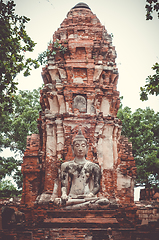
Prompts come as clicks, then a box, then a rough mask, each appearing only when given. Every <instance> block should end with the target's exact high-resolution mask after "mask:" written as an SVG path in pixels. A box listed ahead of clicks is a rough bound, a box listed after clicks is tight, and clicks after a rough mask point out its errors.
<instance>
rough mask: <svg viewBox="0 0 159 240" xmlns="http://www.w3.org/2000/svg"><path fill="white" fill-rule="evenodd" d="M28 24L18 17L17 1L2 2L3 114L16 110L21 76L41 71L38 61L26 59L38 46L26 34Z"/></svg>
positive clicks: (0, 75)
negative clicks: (16, 96) (14, 100)
mask: <svg viewBox="0 0 159 240" xmlns="http://www.w3.org/2000/svg"><path fill="white" fill-rule="evenodd" d="M28 21H30V19H29V18H27V17H25V16H18V15H16V14H15V4H14V1H8V2H6V3H4V2H3V0H1V1H0V113H2V112H3V111H9V112H12V110H13V107H12V105H13V95H14V93H15V92H16V90H17V84H18V83H17V82H16V80H15V77H16V76H17V74H18V73H20V72H21V71H23V70H24V76H28V75H29V74H30V70H31V69H32V67H33V68H38V67H39V64H38V61H37V60H34V59H31V58H28V59H25V52H27V51H29V52H32V51H33V50H34V47H35V45H36V43H35V42H34V41H32V39H31V38H30V37H29V36H28V34H27V32H26V30H25V24H26V23H27V22H28Z"/></svg>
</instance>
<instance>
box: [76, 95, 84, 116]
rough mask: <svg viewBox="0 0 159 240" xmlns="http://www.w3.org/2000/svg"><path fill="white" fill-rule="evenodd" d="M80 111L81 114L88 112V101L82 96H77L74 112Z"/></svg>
mask: <svg viewBox="0 0 159 240" xmlns="http://www.w3.org/2000/svg"><path fill="white" fill-rule="evenodd" d="M74 109H78V110H79V112H81V113H82V112H86V99H85V98H84V97H83V96H81V95H77V96H76V97H75V98H74V100H73V110H74Z"/></svg>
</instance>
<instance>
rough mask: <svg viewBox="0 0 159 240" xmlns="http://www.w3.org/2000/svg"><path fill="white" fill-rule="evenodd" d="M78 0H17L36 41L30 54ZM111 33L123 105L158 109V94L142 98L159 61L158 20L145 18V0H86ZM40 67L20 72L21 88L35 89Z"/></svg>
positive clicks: (43, 45)
mask: <svg viewBox="0 0 159 240" xmlns="http://www.w3.org/2000/svg"><path fill="white" fill-rule="evenodd" d="M78 2H79V1H76V0H67V1H66V0H27V1H26V0H15V3H16V13H17V14H19V15H25V16H27V17H29V18H30V19H31V20H30V22H29V23H28V24H27V32H28V34H29V35H30V37H31V38H32V40H34V41H35V42H36V43H37V45H36V47H35V51H34V52H33V53H31V54H30V53H29V57H30V56H31V57H32V58H36V57H37V56H38V54H39V53H41V52H43V51H44V50H46V48H47V44H48V42H49V41H50V40H52V36H53V33H54V32H55V31H56V30H57V28H59V27H60V24H61V23H62V21H63V20H64V18H65V17H66V15H67V13H68V12H69V10H70V9H71V8H72V7H74V6H75V5H76V4H77V3H78ZM84 2H85V3H87V4H88V5H89V7H90V8H91V10H92V12H93V13H94V14H96V16H97V17H98V18H99V20H100V22H101V23H102V24H103V25H104V26H105V28H106V30H107V31H108V33H109V34H110V33H112V34H113V36H114V37H113V45H114V46H115V48H116V52H117V59H116V63H117V66H118V69H119V80H118V90H119V91H120V96H123V97H124V99H123V104H124V106H129V107H131V109H132V111H135V109H137V108H139V107H140V108H145V107H147V106H150V107H151V108H153V109H154V110H155V111H159V97H156V96H150V97H149V100H148V101H145V102H142V101H140V97H139V92H140V87H141V86H144V85H145V79H146V77H147V76H148V75H152V74H153V70H151V67H152V66H153V64H154V63H156V62H159V20H158V19H157V15H155V16H154V19H153V20H152V21H146V20H145V19H146V18H145V14H146V11H145V2H146V1H145V0H98V1H97V0H87V1H84ZM41 69H42V67H40V68H39V69H38V70H33V71H32V72H31V76H29V77H23V76H22V74H20V75H18V77H17V78H18V81H19V89H21V90H27V89H28V90H32V89H34V88H38V87H39V86H41V84H42V78H41Z"/></svg>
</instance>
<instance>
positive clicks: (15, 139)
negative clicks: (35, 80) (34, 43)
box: [0, 88, 41, 188]
mask: <svg viewBox="0 0 159 240" xmlns="http://www.w3.org/2000/svg"><path fill="white" fill-rule="evenodd" d="M39 92H40V88H39V89H38V90H36V89H34V90H33V91H19V93H18V94H15V95H14V102H13V111H12V112H11V113H9V112H8V111H3V113H2V114H1V115H0V150H1V151H2V149H3V148H10V150H12V151H14V152H18V153H20V154H21V156H22V153H23V152H24V151H25V148H26V138H27V136H28V135H30V134H32V133H38V128H37V121H36V120H37V118H38V117H39V110H40V109H41V106H40V103H39V97H40V93H39ZM21 163H22V159H20V160H18V159H17V158H13V157H10V158H4V157H3V158H2V157H1V158H0V179H2V178H3V177H5V176H6V175H11V174H12V176H13V179H14V180H15V181H16V183H17V185H18V188H21V187H22V174H21V171H20V166H21Z"/></svg>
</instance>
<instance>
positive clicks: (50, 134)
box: [44, 120, 57, 192]
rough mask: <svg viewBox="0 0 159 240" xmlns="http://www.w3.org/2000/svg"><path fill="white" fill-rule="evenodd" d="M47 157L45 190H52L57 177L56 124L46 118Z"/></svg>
mask: <svg viewBox="0 0 159 240" xmlns="http://www.w3.org/2000/svg"><path fill="white" fill-rule="evenodd" d="M46 137H47V140H46V159H45V184H44V191H51V192H52V189H53V183H54V179H55V178H56V176H55V175H56V171H55V170H54V171H53V168H55V162H56V148H57V140H56V125H55V122H53V121H50V120H46Z"/></svg>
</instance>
